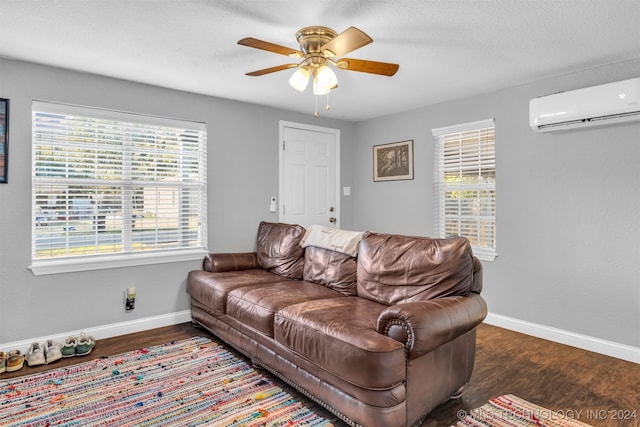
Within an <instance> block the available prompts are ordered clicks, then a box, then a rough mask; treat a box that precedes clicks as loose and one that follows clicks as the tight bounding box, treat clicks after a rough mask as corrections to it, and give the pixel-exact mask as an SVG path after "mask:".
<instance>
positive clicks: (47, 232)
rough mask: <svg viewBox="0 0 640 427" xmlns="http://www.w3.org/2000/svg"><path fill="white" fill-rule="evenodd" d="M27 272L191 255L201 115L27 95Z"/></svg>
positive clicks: (196, 226) (202, 156) (200, 228)
mask: <svg viewBox="0 0 640 427" xmlns="http://www.w3.org/2000/svg"><path fill="white" fill-rule="evenodd" d="M32 137H33V144H32V150H33V181H32V203H31V205H32V221H33V222H32V265H31V267H30V268H31V270H32V271H33V272H34V274H49V273H58V272H64V271H78V270H89V269H95V268H108V267H113V266H127V265H140V264H150V263H160V262H166V261H171V260H176V261H178V260H187V259H197V258H199V257H201V256H202V253H203V252H204V251H205V246H206V241H207V228H206V205H207V203H206V184H207V183H206V128H205V125H204V124H203V123H196V122H188V121H182V120H174V119H166V118H159V117H151V116H143V115H137V114H131V113H123V112H117V111H108V110H100V109H92V108H85V107H77V106H70V105H62V104H52V103H46V102H39V101H34V102H33V105H32Z"/></svg>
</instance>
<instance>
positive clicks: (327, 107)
mask: <svg viewBox="0 0 640 427" xmlns="http://www.w3.org/2000/svg"><path fill="white" fill-rule="evenodd" d="M325 108H326V109H327V111H329V109H330V108H331V107H330V106H329V93H328V92H327V106H326V107H325Z"/></svg>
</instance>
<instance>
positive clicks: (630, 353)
mask: <svg viewBox="0 0 640 427" xmlns="http://www.w3.org/2000/svg"><path fill="white" fill-rule="evenodd" d="M484 321H485V323H488V324H489V325H494V326H499V327H501V328H505V329H510V330H512V331H516V332H521V333H523V334H527V335H532V336H534V337H538V338H542V339H546V340H549V341H554V342H557V343H560V344H566V345H570V346H572V347H577V348H581V349H583V350H588V351H592V352H594V353H600V354H605V355H607V356H611V357H615V358H617V359H622V360H627V361H629V362H634V363H640V348H636V347H632V346H629V345H625V344H619V343H616V342H613V341H607V340H602V339H599V338H594V337H590V336H588V335H581V334H577V333H575V332H570V331H565V330H563V329H557V328H553V327H550V326H544V325H539V324H537V323H531V322H527V321H524V320H519V319H514V318H513V317H507V316H502V315H500V314H493V313H489V314H488V315H487V318H486V319H485V320H484Z"/></svg>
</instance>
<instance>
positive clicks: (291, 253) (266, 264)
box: [256, 221, 305, 279]
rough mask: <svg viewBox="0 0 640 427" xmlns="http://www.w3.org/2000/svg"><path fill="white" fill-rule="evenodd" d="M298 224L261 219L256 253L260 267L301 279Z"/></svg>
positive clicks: (302, 253)
mask: <svg viewBox="0 0 640 427" xmlns="http://www.w3.org/2000/svg"><path fill="white" fill-rule="evenodd" d="M304 233H305V229H304V227H302V226H300V225H294V224H283V223H273V222H265V221H262V222H261V223H260V225H259V226H258V238H257V244H256V255H257V258H258V265H259V266H260V268H263V269H265V270H268V271H270V272H271V273H274V274H278V275H280V276H283V277H289V278H291V279H302V270H303V267H304V249H302V247H301V246H300V240H302V237H303V236H304Z"/></svg>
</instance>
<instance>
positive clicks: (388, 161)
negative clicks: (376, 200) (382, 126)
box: [373, 139, 413, 182]
mask: <svg viewBox="0 0 640 427" xmlns="http://www.w3.org/2000/svg"><path fill="white" fill-rule="evenodd" d="M401 179H413V140H412V139H410V140H407V141H400V142H394V143H391V144H383V145H374V146H373V181H374V182H377V181H397V180H401Z"/></svg>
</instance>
